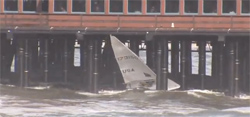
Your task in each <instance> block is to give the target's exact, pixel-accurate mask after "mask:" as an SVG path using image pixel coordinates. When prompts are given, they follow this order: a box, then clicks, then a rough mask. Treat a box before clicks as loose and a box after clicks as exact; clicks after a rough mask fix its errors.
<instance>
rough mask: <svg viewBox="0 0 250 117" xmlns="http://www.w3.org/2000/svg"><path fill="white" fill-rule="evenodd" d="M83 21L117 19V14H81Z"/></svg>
mask: <svg viewBox="0 0 250 117" xmlns="http://www.w3.org/2000/svg"><path fill="white" fill-rule="evenodd" d="M82 20H83V21H105V20H109V21H117V20H118V16H82Z"/></svg>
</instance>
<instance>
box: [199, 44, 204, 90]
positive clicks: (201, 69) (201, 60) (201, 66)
mask: <svg viewBox="0 0 250 117" xmlns="http://www.w3.org/2000/svg"><path fill="white" fill-rule="evenodd" d="M198 43H199V75H200V78H201V89H204V80H205V75H206V41H204V40H202V41H199V42H198Z"/></svg>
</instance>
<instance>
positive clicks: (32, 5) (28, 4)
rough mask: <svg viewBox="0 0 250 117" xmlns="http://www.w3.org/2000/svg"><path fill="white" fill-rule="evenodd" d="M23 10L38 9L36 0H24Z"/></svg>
mask: <svg viewBox="0 0 250 117" xmlns="http://www.w3.org/2000/svg"><path fill="white" fill-rule="evenodd" d="M23 11H36V0H23Z"/></svg>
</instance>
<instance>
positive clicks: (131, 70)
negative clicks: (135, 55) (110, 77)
mask: <svg viewBox="0 0 250 117" xmlns="http://www.w3.org/2000/svg"><path fill="white" fill-rule="evenodd" d="M134 71H135V70H134V69H133V68H132V69H123V70H122V73H128V72H134Z"/></svg>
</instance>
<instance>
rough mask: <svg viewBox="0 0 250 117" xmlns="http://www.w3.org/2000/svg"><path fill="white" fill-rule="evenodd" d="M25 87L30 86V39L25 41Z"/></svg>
mask: <svg viewBox="0 0 250 117" xmlns="http://www.w3.org/2000/svg"><path fill="white" fill-rule="evenodd" d="M23 72H24V87H27V86H28V80H29V79H28V78H29V39H25V40H24V71H23Z"/></svg>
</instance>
